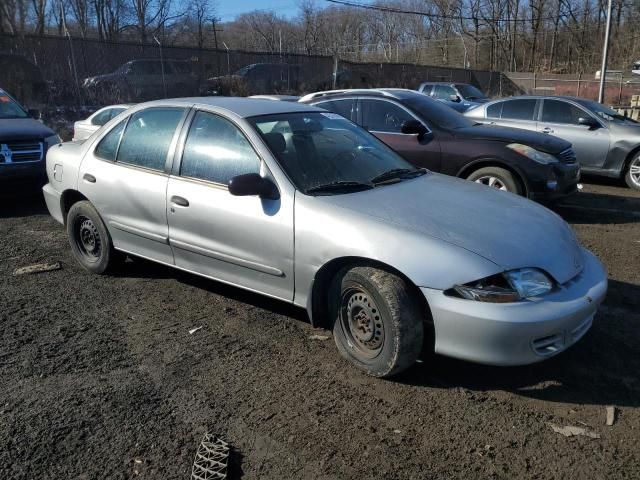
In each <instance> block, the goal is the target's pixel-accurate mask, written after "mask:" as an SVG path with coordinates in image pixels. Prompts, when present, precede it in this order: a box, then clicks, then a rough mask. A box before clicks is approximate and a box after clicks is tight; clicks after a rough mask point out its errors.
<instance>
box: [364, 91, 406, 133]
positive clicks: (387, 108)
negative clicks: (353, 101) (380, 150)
mask: <svg viewBox="0 0 640 480" xmlns="http://www.w3.org/2000/svg"><path fill="white" fill-rule="evenodd" d="M360 103H361V106H362V125H363V126H364V127H365V128H367V129H369V130H370V131H372V132H381V133H402V124H403V123H404V122H406V121H407V120H414V118H413V116H411V114H409V112H407V111H406V110H405V109H404V108H402V107H400V106H399V105H396V104H395V103H391V102H388V101H386V100H374V99H370V98H364V99H361V100H360Z"/></svg>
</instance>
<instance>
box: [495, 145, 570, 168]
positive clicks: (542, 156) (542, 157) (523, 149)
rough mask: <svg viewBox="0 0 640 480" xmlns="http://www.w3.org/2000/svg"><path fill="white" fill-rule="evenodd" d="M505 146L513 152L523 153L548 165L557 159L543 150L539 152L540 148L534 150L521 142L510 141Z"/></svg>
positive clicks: (556, 161)
mask: <svg viewBox="0 0 640 480" xmlns="http://www.w3.org/2000/svg"><path fill="white" fill-rule="evenodd" d="M507 148H510V149H511V150H513V151H514V152H518V153H519V154H520V155H524V156H525V157H527V158H530V159H531V160H533V161H535V162H538V163H542V164H543V165H549V164H551V163H558V159H557V158H556V157H554V156H553V155H550V154H548V153H545V152H541V151H540V150H536V149H535V148H533V147H530V146H529V145H523V144H521V143H510V144H509V145H507Z"/></svg>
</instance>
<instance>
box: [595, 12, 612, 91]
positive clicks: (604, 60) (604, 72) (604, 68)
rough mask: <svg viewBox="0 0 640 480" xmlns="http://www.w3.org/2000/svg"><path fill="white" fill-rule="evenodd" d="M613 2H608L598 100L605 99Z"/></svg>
mask: <svg viewBox="0 0 640 480" xmlns="http://www.w3.org/2000/svg"><path fill="white" fill-rule="evenodd" d="M611 3H612V1H611V0H609V2H608V4H607V28H606V29H605V32H604V47H603V49H602V67H600V90H599V91H598V102H599V103H602V102H603V101H604V84H605V79H606V76H607V57H608V56H609V36H610V34H611Z"/></svg>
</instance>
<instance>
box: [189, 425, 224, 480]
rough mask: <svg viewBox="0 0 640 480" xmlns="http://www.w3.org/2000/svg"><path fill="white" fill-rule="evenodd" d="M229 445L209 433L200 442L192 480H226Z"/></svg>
mask: <svg viewBox="0 0 640 480" xmlns="http://www.w3.org/2000/svg"><path fill="white" fill-rule="evenodd" d="M229 450H230V449H229V444H228V443H226V442H225V441H223V440H221V439H219V438H217V437H216V436H214V435H211V434H209V433H207V434H205V436H204V437H203V438H202V442H200V446H199V447H198V451H197V452H196V458H195V460H194V461H193V469H192V470H191V480H219V479H220V480H224V479H226V478H227V464H228V462H229Z"/></svg>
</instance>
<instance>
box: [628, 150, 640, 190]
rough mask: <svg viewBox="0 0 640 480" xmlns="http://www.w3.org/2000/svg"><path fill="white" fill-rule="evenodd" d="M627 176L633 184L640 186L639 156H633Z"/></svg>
mask: <svg viewBox="0 0 640 480" xmlns="http://www.w3.org/2000/svg"><path fill="white" fill-rule="evenodd" d="M629 177H631V181H632V182H633V183H634V184H636V185H637V186H639V187H640V157H637V158H635V159H634V160H633V161H632V162H631V165H629Z"/></svg>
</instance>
